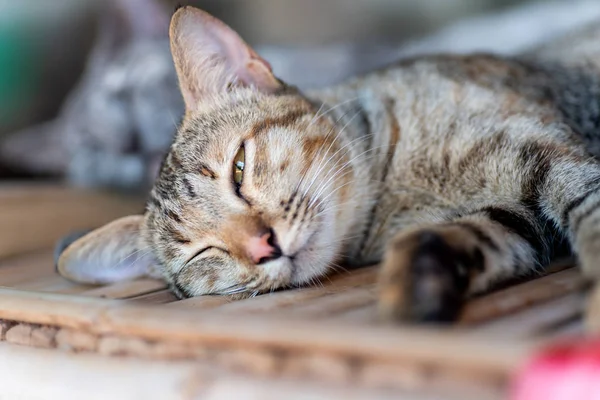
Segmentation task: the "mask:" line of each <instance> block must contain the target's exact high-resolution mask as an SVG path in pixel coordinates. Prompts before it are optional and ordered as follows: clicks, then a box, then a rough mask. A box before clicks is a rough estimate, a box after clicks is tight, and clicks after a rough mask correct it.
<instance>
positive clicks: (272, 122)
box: [250, 108, 311, 137]
mask: <svg viewBox="0 0 600 400" xmlns="http://www.w3.org/2000/svg"><path fill="white" fill-rule="evenodd" d="M310 111H311V109H306V108H305V109H301V110H293V111H290V112H288V113H287V114H284V115H282V116H279V117H276V118H265V119H264V120H262V121H260V122H259V123H257V124H256V125H254V126H253V127H252V129H251V131H250V136H251V137H255V136H257V135H258V134H259V133H262V132H263V131H265V130H267V129H272V128H275V127H281V128H284V127H286V126H290V125H292V124H293V123H294V122H296V121H297V120H298V119H300V118H302V117H303V116H305V115H307V114H308V113H309V112H310Z"/></svg>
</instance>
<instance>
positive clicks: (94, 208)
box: [0, 185, 143, 258]
mask: <svg viewBox="0 0 600 400" xmlns="http://www.w3.org/2000/svg"><path fill="white" fill-rule="evenodd" d="M142 211H143V201H142V200H141V199H134V198H129V197H123V196H115V195H109V194H107V193H97V192H96V193H94V192H90V191H84V190H77V189H68V188H60V187H55V186H48V185H38V186H35V185H33V186H32V185H28V186H18V185H11V186H7V185H4V186H2V187H0V227H2V229H0V258H3V257H8V256H12V255H18V254H22V253H25V252H28V251H34V250H38V249H43V248H50V247H52V246H53V245H54V243H55V242H56V241H57V240H58V239H59V238H61V237H62V236H64V235H65V234H67V233H70V232H72V231H74V230H79V229H88V228H95V227H97V226H100V225H103V224H105V223H107V222H109V221H111V220H113V219H115V218H118V217H121V216H124V215H128V214H136V213H140V212H142Z"/></svg>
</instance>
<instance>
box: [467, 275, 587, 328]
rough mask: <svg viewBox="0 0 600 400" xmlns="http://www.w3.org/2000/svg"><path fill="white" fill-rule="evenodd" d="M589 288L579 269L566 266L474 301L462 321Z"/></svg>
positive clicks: (473, 321) (485, 317) (487, 317)
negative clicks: (564, 268) (560, 269)
mask: <svg viewBox="0 0 600 400" xmlns="http://www.w3.org/2000/svg"><path fill="white" fill-rule="evenodd" d="M586 287H588V282H587V281H586V280H585V279H584V277H583V276H582V275H581V272H580V271H579V270H578V269H577V268H570V269H566V270H564V271H560V272H556V273H553V274H550V275H547V276H544V277H541V278H538V279H534V280H532V281H529V282H525V283H521V284H518V285H515V286H510V287H508V288H506V289H503V290H499V291H497V292H494V293H491V294H489V295H486V296H482V297H479V298H476V299H473V300H471V301H470V302H469V303H468V304H467V307H466V308H465V310H464V312H463V314H462V316H461V324H463V325H472V324H476V323H482V322H484V321H488V320H491V319H494V318H498V317H501V316H503V315H508V314H511V313H515V312H517V311H519V310H522V309H524V308H527V307H529V306H531V305H532V304H536V303H541V302H544V301H548V300H550V299H553V298H556V297H559V296H562V295H565V294H568V293H573V292H577V291H581V290H584V289H585V288H586Z"/></svg>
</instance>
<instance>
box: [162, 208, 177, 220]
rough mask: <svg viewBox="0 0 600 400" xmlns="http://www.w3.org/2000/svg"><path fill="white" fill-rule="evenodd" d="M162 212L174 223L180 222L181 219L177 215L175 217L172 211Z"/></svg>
mask: <svg viewBox="0 0 600 400" xmlns="http://www.w3.org/2000/svg"><path fill="white" fill-rule="evenodd" d="M163 212H164V214H165V215H166V216H167V217H168V218H171V219H172V220H174V221H175V222H181V217H180V216H179V215H177V214H176V213H175V212H174V211H173V210H167V209H165V210H163Z"/></svg>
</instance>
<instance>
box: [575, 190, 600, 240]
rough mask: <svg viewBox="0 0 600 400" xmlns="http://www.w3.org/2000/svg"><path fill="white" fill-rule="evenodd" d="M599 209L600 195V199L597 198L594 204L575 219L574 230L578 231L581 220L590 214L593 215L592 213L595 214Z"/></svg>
mask: <svg viewBox="0 0 600 400" xmlns="http://www.w3.org/2000/svg"><path fill="white" fill-rule="evenodd" d="M596 193H597V192H596ZM588 197H589V196H588ZM599 209H600V197H599V198H598V199H596V200H595V201H594V202H593V203H592V204H590V205H589V208H588V210H587V211H585V212H584V213H582V214H581V215H579V216H577V218H575V220H574V221H573V223H572V224H571V229H572V231H573V232H577V230H578V229H579V225H580V224H581V222H583V220H584V219H587V218H589V217H590V216H592V214H594V213H595V212H596V211H598V210H599Z"/></svg>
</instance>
